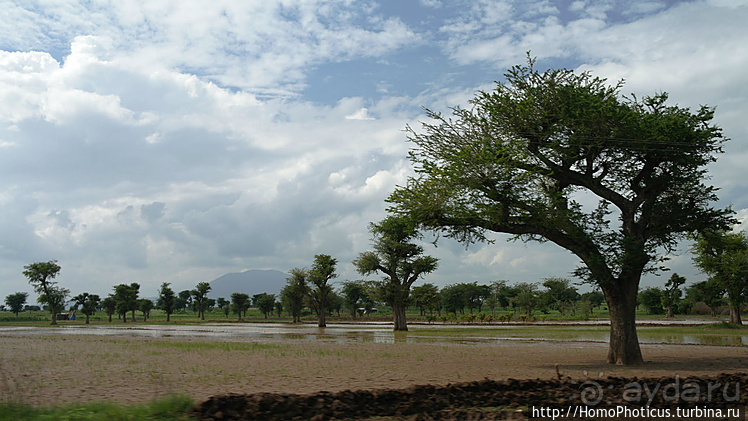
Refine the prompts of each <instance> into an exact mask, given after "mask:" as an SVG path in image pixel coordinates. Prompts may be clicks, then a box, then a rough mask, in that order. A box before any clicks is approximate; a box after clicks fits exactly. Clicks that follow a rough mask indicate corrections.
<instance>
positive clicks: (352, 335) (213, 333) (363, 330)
mask: <svg viewBox="0 0 748 421" xmlns="http://www.w3.org/2000/svg"><path fill="white" fill-rule="evenodd" d="M514 328H518V327H517V326H515V327H514ZM535 328H536V329H537V334H534V332H530V333H529V334H528V331H530V329H528V327H527V326H522V327H521V331H520V330H518V329H517V331H518V332H519V333H518V334H513V333H512V331H513V330H514V329H513V327H512V326H501V327H497V326H485V327H484V328H483V329H476V326H465V327H464V329H465V330H466V329H470V331H469V332H460V330H463V328H462V327H461V326H453V325H452V326H448V327H447V328H446V329H445V327H444V326H440V325H417V326H412V328H411V330H410V331H409V332H398V333H393V332H392V330H391V325H390V324H360V325H356V324H340V325H328V327H327V328H324V329H320V328H318V327H316V326H314V325H289V324H281V323H278V324H271V323H258V324H252V323H247V324H202V325H194V326H183V325H182V326H160V325H141V326H137V325H133V326H121V325H119V326H100V325H94V326H82V325H69V326H65V325H63V326H60V327H56V328H54V327H0V335H105V336H130V337H148V338H169V337H174V338H195V339H200V338H202V339H205V338H216V339H229V340H242V341H260V342H277V341H288V340H298V341H317V342H328V343H337V344H346V343H356V342H373V343H395V342H406V343H455V344H464V343H485V344H496V345H501V344H502V343H506V342H507V341H570V342H578V341H586V342H607V341H608V335H609V333H608V332H607V330H605V329H601V330H600V331H599V332H597V331H589V330H583V331H579V332H575V331H573V330H566V331H564V332H562V333H560V334H559V332H554V333H553V334H548V335H544V331H546V332H549V330H548V329H547V328H546V329H544V326H542V325H538V326H535V327H533V329H535ZM674 329H677V328H674ZM550 332H553V331H552V330H551V331H550ZM638 336H639V342H641V343H667V344H696V345H730V346H748V335H734V336H717V335H714V334H706V333H705V334H703V335H700V334H692V333H689V334H678V333H677V332H673V333H672V334H670V333H667V334H664V333H662V331H661V329H660V330H659V331H658V332H648V331H647V329H646V328H640V329H639V332H638Z"/></svg>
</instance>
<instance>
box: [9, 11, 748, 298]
mask: <svg viewBox="0 0 748 421" xmlns="http://www.w3.org/2000/svg"><path fill="white" fill-rule="evenodd" d="M0 22H1V23H2V24H1V25H0V212H1V213H0V298H1V299H2V300H3V301H4V298H5V296H7V295H8V294H11V293H14V292H29V293H32V288H31V287H30V286H29V285H28V283H27V281H26V279H25V278H24V277H23V275H22V271H23V267H24V266H25V265H28V264H29V263H32V262H38V261H48V260H53V259H54V260H57V261H58V263H59V264H60V266H61V267H62V270H61V272H60V275H59V276H58V278H57V280H58V281H59V284H60V286H62V287H65V288H68V289H69V290H70V291H71V293H72V294H73V295H76V294H79V293H81V292H90V293H95V294H100V295H102V296H103V295H107V294H109V293H111V292H112V291H113V289H112V288H113V286H114V285H116V284H120V283H131V282H138V283H140V284H141V295H143V296H155V295H157V290H158V287H159V286H160V285H161V283H162V282H170V283H171V284H172V288H174V289H175V290H183V289H191V288H194V286H195V285H196V284H197V283H198V282H203V281H210V280H212V279H215V278H217V277H219V276H221V275H223V274H225V273H228V272H240V271H242V270H245V269H277V270H281V271H284V272H285V271H288V270H289V269H291V268H294V267H309V266H310V265H311V263H312V261H313V259H314V255H315V254H319V253H324V254H329V255H331V256H333V257H334V258H336V259H338V262H339V263H338V274H339V277H338V278H337V281H343V280H354V279H360V278H361V277H360V275H358V274H357V273H356V272H355V269H354V267H353V265H352V263H351V262H352V260H354V259H355V258H356V257H357V255H358V253H361V252H363V251H366V250H368V249H369V248H370V235H369V233H368V231H367V226H368V224H369V223H370V222H374V221H378V220H380V219H381V218H383V217H384V216H385V215H386V208H387V204H386V203H385V199H386V198H387V196H388V195H389V194H390V193H391V192H392V191H393V190H394V188H395V186H397V185H402V184H404V183H405V181H406V179H407V177H408V176H410V175H412V174H413V170H412V166H411V164H410V162H409V161H408V159H407V153H408V151H409V149H410V148H411V147H412V146H413V145H412V144H409V143H408V142H407V139H406V135H405V133H404V132H403V130H404V129H405V127H406V126H408V125H410V126H412V127H414V128H416V129H418V128H419V127H420V122H422V121H426V118H425V115H424V107H425V108H429V109H432V110H436V111H443V112H449V110H450V107H455V106H465V105H467V102H468V100H469V99H470V98H472V97H473V96H474V95H475V94H476V92H478V91H479V90H491V89H492V88H493V87H494V86H495V85H494V83H495V82H496V81H501V80H502V79H503V76H502V75H503V74H504V72H505V71H506V70H507V69H508V68H509V67H511V66H512V65H516V64H523V63H525V62H526V54H527V52H528V51H530V54H531V55H532V56H533V57H535V58H536V59H537V63H536V67H538V68H540V69H547V68H562V67H563V68H569V69H575V70H579V71H590V72H592V73H593V74H594V75H595V76H599V77H603V78H607V79H608V80H609V81H611V83H615V82H617V81H618V80H621V79H624V80H625V81H626V84H625V85H624V87H623V89H622V93H624V94H627V95H630V94H636V95H637V96H638V97H642V96H645V95H652V94H656V93H659V92H668V93H669V94H670V101H671V103H672V104H678V105H680V106H684V107H691V108H692V109H696V107H698V106H700V105H701V104H706V105H709V106H714V107H716V116H715V123H716V124H717V125H719V126H721V127H722V128H723V129H724V134H725V135H726V136H727V137H729V138H731V140H730V141H728V142H727V143H726V144H725V146H724V150H725V153H724V154H723V155H722V156H720V158H719V160H718V161H717V163H716V164H714V165H712V166H711V167H710V174H711V180H710V181H711V182H712V183H713V184H714V185H716V186H718V187H720V191H719V196H720V202H719V203H717V205H718V206H721V207H726V206H732V208H733V209H734V210H735V211H736V212H737V217H738V218H739V219H740V220H741V221H742V222H741V226H740V228H745V227H746V225H747V224H746V221H747V220H748V181H747V177H746V175H748V172H747V170H746V165H745V163H746V162H748V144H746V139H747V138H748V119H746V116H748V87H747V86H748V83H746V82H748V76H746V75H748V73H747V72H746V69H747V68H748V25H745V22H748V1H746V0H697V1H657V0H625V1H617V0H609V1H606V0H602V1H591V0H590V1H585V0H581V1H561V0H559V1H545V0H533V1H529V0H521V1H519V0H518V1H509V0H473V1H463V0H451V1H446V0H407V1H403V0H386V1H385V0H382V1H369V0H359V1H353V0H298V1H292V0H244V1H226V0H213V1H210V2H206V1H202V0H180V1H166V0H164V1H160V0H143V1H138V0H111V1H103V0H86V1H74V0H22V1H12V0H11V1H7V0H0ZM494 238H495V240H496V241H495V243H493V244H477V245H473V246H470V247H468V248H466V247H465V246H464V245H462V244H459V243H456V242H453V241H451V240H444V239H442V240H440V241H439V242H438V246H437V247H434V246H433V245H431V244H429V243H426V244H425V245H424V248H425V252H426V254H429V255H432V256H435V257H438V258H439V259H440V265H439V269H438V270H437V271H436V272H434V273H433V274H430V275H428V276H427V277H426V278H425V280H424V281H421V282H432V283H435V284H436V285H439V286H444V285H447V284H451V283H457V282H473V281H477V282H478V283H489V282H491V281H494V280H499V279H506V280H509V281H510V282H542V279H543V278H546V277H552V276H560V277H569V276H570V273H571V271H572V270H573V269H574V268H575V267H576V266H577V264H578V263H579V260H578V259H577V258H576V257H574V256H573V255H571V254H570V253H569V252H567V251H565V250H563V249H561V248H559V247H558V246H555V245H553V244H537V243H529V244H524V243H521V242H506V241H505V240H506V239H507V238H508V236H506V235H500V234H497V235H495V236H494ZM666 265H667V266H668V267H669V268H670V269H671V270H672V271H675V272H677V273H679V274H681V275H684V276H686V278H687V279H688V281H689V283H690V282H696V281H699V280H703V279H704V278H705V276H704V275H703V274H700V273H699V272H698V271H697V270H696V269H694V267H693V265H692V262H691V255H690V253H689V252H688V246H687V244H686V243H684V244H683V247H681V250H680V251H679V252H678V253H675V254H674V255H672V256H671V260H669V261H668V262H667V263H666ZM668 277H669V274H668V273H667V272H666V273H665V274H664V275H662V276H659V277H655V276H648V277H646V278H644V279H643V281H642V286H662V285H663V284H664V282H665V281H666V279H667V278H668ZM584 288H587V287H581V289H584ZM259 292H262V291H257V293H259ZM34 300H35V295H34V294H33V293H32V294H31V296H30V300H29V301H30V302H33V301H34Z"/></svg>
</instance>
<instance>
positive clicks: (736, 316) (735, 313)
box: [730, 306, 743, 325]
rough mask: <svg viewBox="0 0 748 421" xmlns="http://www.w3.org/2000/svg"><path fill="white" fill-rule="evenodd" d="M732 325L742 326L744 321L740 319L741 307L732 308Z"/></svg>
mask: <svg viewBox="0 0 748 421" xmlns="http://www.w3.org/2000/svg"><path fill="white" fill-rule="evenodd" d="M730 323H733V324H736V325H742V324H743V320H742V318H741V317H740V307H739V306H738V307H736V306H730Z"/></svg>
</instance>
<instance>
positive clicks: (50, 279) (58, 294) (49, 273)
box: [23, 260, 69, 325]
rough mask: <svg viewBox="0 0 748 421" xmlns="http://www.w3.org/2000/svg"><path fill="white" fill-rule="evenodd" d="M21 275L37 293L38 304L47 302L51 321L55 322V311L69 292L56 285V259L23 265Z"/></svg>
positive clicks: (58, 268) (57, 270)
mask: <svg viewBox="0 0 748 421" xmlns="http://www.w3.org/2000/svg"><path fill="white" fill-rule="evenodd" d="M23 268H24V269H25V270H24V271H23V275H24V276H25V277H26V278H27V279H28V280H29V284H31V286H32V287H33V288H34V291H36V293H37V294H39V299H38V300H37V301H39V303H40V304H47V305H48V306H49V311H50V312H51V313H52V323H51V324H53V325H56V324H57V313H58V311H59V309H60V308H62V305H63V304H64V302H65V296H66V295H67V293H68V292H69V291H68V290H66V289H62V288H60V287H58V286H57V282H56V281H55V278H56V277H57V275H59V273H60V269H61V268H60V266H59V265H58V264H57V260H50V261H48V262H36V263H32V264H30V265H27V266H24V267H23Z"/></svg>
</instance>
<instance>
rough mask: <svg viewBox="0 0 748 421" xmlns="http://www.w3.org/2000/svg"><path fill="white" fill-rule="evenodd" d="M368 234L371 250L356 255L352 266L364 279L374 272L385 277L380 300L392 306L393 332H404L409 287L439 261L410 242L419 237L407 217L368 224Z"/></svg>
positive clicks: (391, 217) (406, 327)
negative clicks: (372, 249) (370, 240)
mask: <svg viewBox="0 0 748 421" xmlns="http://www.w3.org/2000/svg"><path fill="white" fill-rule="evenodd" d="M369 231H370V232H371V233H372V235H374V238H373V239H372V246H373V247H374V251H366V252H363V253H361V254H359V256H358V258H357V259H356V260H354V261H353V265H354V266H355V267H356V270H358V272H359V273H360V274H362V275H364V276H368V275H370V274H372V273H377V272H378V273H381V274H382V275H384V281H382V282H381V283H380V285H379V286H380V290H381V293H382V298H383V299H384V301H386V302H387V304H389V305H391V306H392V317H393V321H394V330H396V331H406V330H408V322H407V320H406V318H405V309H406V307H407V305H408V299H409V297H410V287H411V286H412V285H413V283H414V282H415V281H416V280H417V279H418V278H419V277H420V276H421V275H424V274H427V273H431V272H433V271H434V270H436V266H437V262H438V259H436V258H435V257H431V256H424V255H423V247H421V246H419V245H417V244H415V243H413V241H414V240H415V239H417V238H419V236H420V234H419V233H418V231H417V230H416V227H415V225H414V224H413V223H412V222H410V221H409V220H408V219H407V218H401V217H396V216H389V217H387V218H385V219H383V220H382V221H380V222H378V223H376V224H374V223H372V224H370V225H369Z"/></svg>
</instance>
